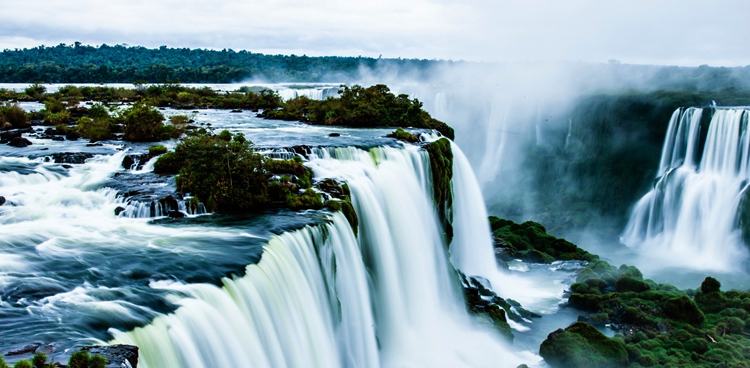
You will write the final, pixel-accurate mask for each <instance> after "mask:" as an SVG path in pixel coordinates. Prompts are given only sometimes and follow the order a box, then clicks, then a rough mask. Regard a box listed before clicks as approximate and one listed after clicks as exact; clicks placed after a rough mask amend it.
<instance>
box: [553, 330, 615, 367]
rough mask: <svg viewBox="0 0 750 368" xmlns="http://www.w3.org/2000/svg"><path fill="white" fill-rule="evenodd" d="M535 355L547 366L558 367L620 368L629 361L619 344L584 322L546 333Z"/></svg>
mask: <svg viewBox="0 0 750 368" xmlns="http://www.w3.org/2000/svg"><path fill="white" fill-rule="evenodd" d="M539 355H541V356H542V357H543V358H544V360H545V361H546V362H547V363H548V364H549V365H550V366H552V367H560V368H562V367H565V368H579V367H580V368H599V367H601V368H604V367H624V366H627V365H628V364H629V362H630V361H629V359H628V352H627V351H626V350H625V345H624V344H623V343H622V342H620V341H618V340H615V339H610V338H608V337H606V336H604V335H603V334H602V333H601V332H599V330H597V329H596V328H595V327H593V326H591V325H589V324H587V323H584V322H576V323H574V324H572V325H570V326H568V327H567V328H566V329H564V330H563V329H558V330H557V331H555V332H553V333H551V334H549V336H547V339H546V340H544V342H542V345H541V346H540V347H539Z"/></svg>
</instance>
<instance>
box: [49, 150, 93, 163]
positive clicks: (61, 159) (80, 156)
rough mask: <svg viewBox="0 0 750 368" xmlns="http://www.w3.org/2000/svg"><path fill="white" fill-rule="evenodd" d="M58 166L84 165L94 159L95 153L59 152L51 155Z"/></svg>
mask: <svg viewBox="0 0 750 368" xmlns="http://www.w3.org/2000/svg"><path fill="white" fill-rule="evenodd" d="M50 157H51V158H52V161H54V162H55V163H56V164H82V163H84V162H86V160H88V159H90V158H92V157H94V154H93V153H86V152H59V153H53V154H51V155H50Z"/></svg>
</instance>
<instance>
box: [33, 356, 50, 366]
mask: <svg viewBox="0 0 750 368" xmlns="http://www.w3.org/2000/svg"><path fill="white" fill-rule="evenodd" d="M32 362H33V363H34V368H47V355H46V354H44V353H37V354H35V355H34V359H32Z"/></svg>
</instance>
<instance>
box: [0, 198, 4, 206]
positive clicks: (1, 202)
mask: <svg viewBox="0 0 750 368" xmlns="http://www.w3.org/2000/svg"><path fill="white" fill-rule="evenodd" d="M4 204H5V197H3V196H0V206H2V205H4Z"/></svg>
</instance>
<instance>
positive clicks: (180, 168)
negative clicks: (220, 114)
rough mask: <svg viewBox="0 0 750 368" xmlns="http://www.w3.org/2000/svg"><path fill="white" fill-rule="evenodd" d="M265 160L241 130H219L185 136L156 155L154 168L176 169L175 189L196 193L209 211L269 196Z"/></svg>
mask: <svg viewBox="0 0 750 368" xmlns="http://www.w3.org/2000/svg"><path fill="white" fill-rule="evenodd" d="M227 138H229V139H227ZM264 162H265V158H264V157H263V156H261V155H260V154H258V153H257V152H255V149H254V148H253V146H252V142H250V141H247V140H246V139H245V137H244V136H243V135H242V134H235V135H232V134H229V132H226V133H224V132H222V133H221V134H220V135H219V136H211V135H208V134H205V135H200V136H195V137H188V138H185V139H184V140H183V141H182V142H180V144H179V145H177V147H176V148H175V151H174V152H169V153H166V154H164V155H162V156H160V157H159V160H157V161H156V163H155V165H154V171H155V172H157V173H174V172H175V171H177V172H178V177H177V187H178V189H179V190H180V191H183V192H188V193H191V194H192V195H193V196H196V197H198V199H199V200H200V201H201V202H203V203H205V204H206V208H207V209H208V210H209V211H214V210H225V211H226V210H244V209H250V208H255V207H258V206H260V205H262V204H265V203H266V201H267V200H268V179H267V178H266V176H265V169H264Z"/></svg>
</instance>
